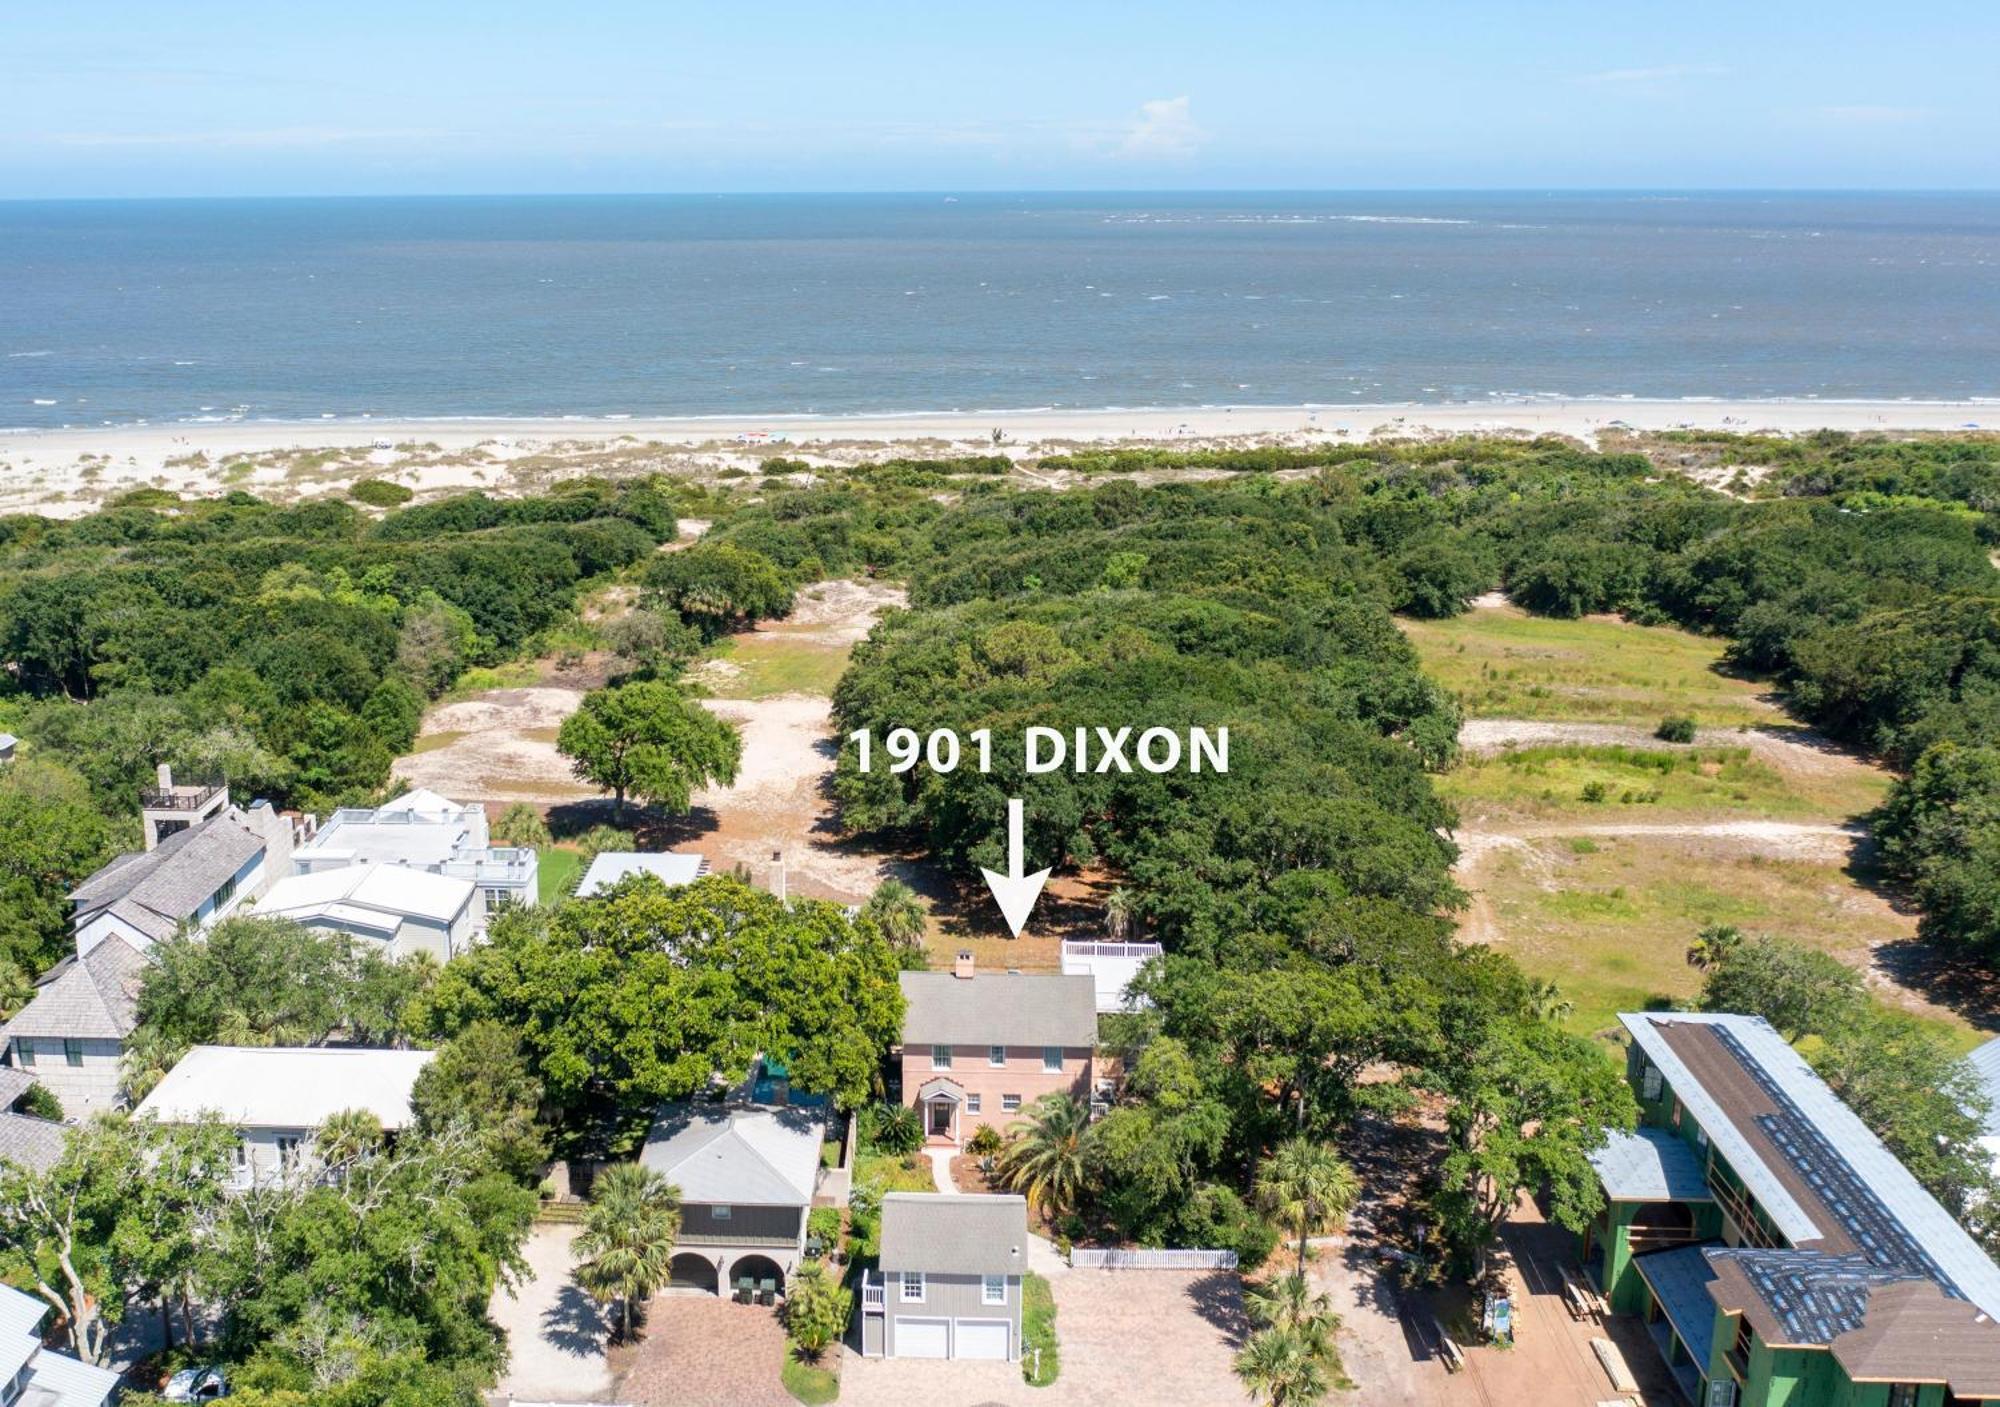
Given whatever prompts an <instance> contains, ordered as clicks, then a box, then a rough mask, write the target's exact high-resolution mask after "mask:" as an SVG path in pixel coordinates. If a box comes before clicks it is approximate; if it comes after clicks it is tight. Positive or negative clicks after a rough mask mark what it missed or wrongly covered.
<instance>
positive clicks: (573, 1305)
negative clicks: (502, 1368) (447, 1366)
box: [487, 1225, 611, 1402]
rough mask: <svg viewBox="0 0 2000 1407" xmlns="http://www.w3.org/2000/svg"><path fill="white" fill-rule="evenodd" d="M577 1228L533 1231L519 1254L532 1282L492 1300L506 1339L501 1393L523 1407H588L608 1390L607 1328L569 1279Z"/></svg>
mask: <svg viewBox="0 0 2000 1407" xmlns="http://www.w3.org/2000/svg"><path fill="white" fill-rule="evenodd" d="M576 1232H577V1228H576V1227H574V1226H559V1225H545V1226H537V1227H536V1228H535V1229H534V1230H533V1231H531V1232H529V1233H528V1241H527V1244H526V1245H524V1246H523V1247H522V1248H521V1254H522V1255H523V1256H525V1257H526V1258H527V1261H528V1270H529V1277H530V1278H529V1279H528V1280H527V1282H526V1283H524V1284H522V1285H520V1286H519V1287H518V1288H517V1289H516V1290H515V1291H514V1293H512V1294H509V1293H508V1292H507V1290H506V1289H505V1288H504V1287H503V1288H500V1289H496V1290H495V1291H494V1292H493V1300H492V1302H491V1303H490V1304H489V1305H488V1306H487V1312H488V1313H489V1314H491V1315H492V1316H493V1322H494V1323H496V1324H498V1325H499V1326H500V1327H501V1328H503V1329H505V1330H506V1331H507V1348H508V1352H509V1358H508V1363H507V1371H506V1372H505V1373H504V1374H502V1375H501V1378H500V1389H499V1390H500V1392H501V1394H502V1395H503V1400H504V1398H505V1397H509V1396H511V1397H518V1398H520V1399H521V1400H523V1401H526V1402H591V1401H599V1400H604V1399H606V1398H607V1397H608V1395H609V1393H610V1390H611V1365H610V1363H609V1362H608V1361H607V1360H606V1358H605V1353H604V1343H605V1323H604V1318H603V1315H602V1314H601V1313H600V1311H599V1310H598V1307H597V1304H596V1302H595V1301H593V1300H592V1299H591V1298H590V1296H589V1295H587V1294H585V1293H584V1292H583V1291H582V1290H580V1289H578V1288H577V1286H576V1282H575V1281H573V1280H571V1279H570V1265H571V1260H570V1242H571V1241H572V1240H574V1239H575V1238H576Z"/></svg>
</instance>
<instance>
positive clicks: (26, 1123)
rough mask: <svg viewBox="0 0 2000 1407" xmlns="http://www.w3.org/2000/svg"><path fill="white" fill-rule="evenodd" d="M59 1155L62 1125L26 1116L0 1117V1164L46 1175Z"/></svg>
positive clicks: (60, 1154) (2, 1115)
mask: <svg viewBox="0 0 2000 1407" xmlns="http://www.w3.org/2000/svg"><path fill="white" fill-rule="evenodd" d="M62 1151H63V1125H61V1124H59V1123H56V1122H55V1121H54V1120H52V1119H37V1118H34V1117H32V1116H31V1115H28V1114H4V1113H0V1163H12V1164H14V1165H15V1166H16V1167H20V1168H26V1169H27V1170H28V1171H30V1172H46V1171H47V1170H48V1169H49V1168H52V1167H54V1166H55V1162H56V1159H58V1158H60V1157H62Z"/></svg>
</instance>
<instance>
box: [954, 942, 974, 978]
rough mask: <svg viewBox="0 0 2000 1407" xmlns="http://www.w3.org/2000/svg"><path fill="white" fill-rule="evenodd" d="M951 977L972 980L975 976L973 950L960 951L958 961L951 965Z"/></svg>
mask: <svg viewBox="0 0 2000 1407" xmlns="http://www.w3.org/2000/svg"><path fill="white" fill-rule="evenodd" d="M951 975H952V976H954V977H958V978H962V979H965V980H970V979H971V977H972V976H973V962H972V950H971V949H969V948H961V949H960V950H959V954H958V960H957V961H956V962H954V963H953V964H952V965H951Z"/></svg>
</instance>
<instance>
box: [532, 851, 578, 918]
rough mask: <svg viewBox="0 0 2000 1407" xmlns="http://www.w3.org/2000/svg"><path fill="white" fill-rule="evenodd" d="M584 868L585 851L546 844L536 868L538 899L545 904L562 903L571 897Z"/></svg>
mask: <svg viewBox="0 0 2000 1407" xmlns="http://www.w3.org/2000/svg"><path fill="white" fill-rule="evenodd" d="M582 869H583V852H582V851H580V850H572V849H570V848H569V847H568V846H566V845H552V846H544V847H543V848H542V853H541V855H540V857H539V859H538V861H537V864H536V869H535V887H536V896H535V897H536V899H537V901H538V902H540V903H543V904H555V903H560V902H561V901H562V900H564V899H566V898H568V897H569V891H570V886H571V885H573V884H575V883H576V879H577V875H578V872H579V871H581V870H582Z"/></svg>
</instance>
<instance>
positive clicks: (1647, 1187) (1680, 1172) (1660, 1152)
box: [1590, 1128, 1713, 1202]
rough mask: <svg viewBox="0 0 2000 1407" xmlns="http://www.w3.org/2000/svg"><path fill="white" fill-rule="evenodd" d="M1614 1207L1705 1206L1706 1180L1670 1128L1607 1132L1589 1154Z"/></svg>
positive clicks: (1686, 1147)
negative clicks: (1630, 1204)
mask: <svg viewBox="0 0 2000 1407" xmlns="http://www.w3.org/2000/svg"><path fill="white" fill-rule="evenodd" d="M1590 1165H1591V1166H1592V1167H1593V1168H1596V1169H1597V1176H1598V1180H1599V1181H1601V1182H1602V1183H1603V1184H1604V1195H1605V1196H1607V1197H1609V1198H1611V1200H1612V1201H1614V1202H1707V1201H1711V1200H1713V1199H1712V1198H1710V1196H1709V1195H1708V1179H1707V1178H1705V1177H1704V1176H1703V1175H1702V1170H1701V1163H1700V1161H1699V1160H1698V1159H1697V1158H1696V1157H1695V1155H1694V1150H1693V1149H1692V1148H1690V1147H1688V1146H1687V1144H1686V1143H1685V1142H1683V1141H1682V1140H1681V1138H1680V1136H1679V1135H1678V1134H1675V1133H1673V1132H1672V1131H1671V1130H1668V1129H1656V1128H1641V1129H1637V1130H1635V1131H1634V1132H1632V1133H1615V1132H1614V1133H1611V1134H1608V1135H1607V1136H1606V1137H1605V1140H1604V1146H1603V1147H1602V1148H1600V1149H1598V1150H1597V1151H1596V1152H1595V1153H1592V1154H1591V1155H1590Z"/></svg>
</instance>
